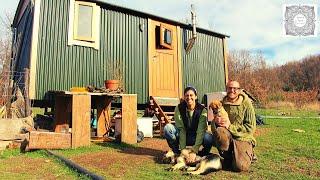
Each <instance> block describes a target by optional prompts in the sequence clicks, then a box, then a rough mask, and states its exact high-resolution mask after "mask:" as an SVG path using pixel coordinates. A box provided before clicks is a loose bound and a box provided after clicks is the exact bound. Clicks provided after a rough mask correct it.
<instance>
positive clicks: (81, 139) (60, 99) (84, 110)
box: [55, 91, 137, 148]
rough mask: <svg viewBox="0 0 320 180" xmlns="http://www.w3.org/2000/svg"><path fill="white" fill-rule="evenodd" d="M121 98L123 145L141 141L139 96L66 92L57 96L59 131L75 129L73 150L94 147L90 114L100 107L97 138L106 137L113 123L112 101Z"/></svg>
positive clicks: (57, 124)
mask: <svg viewBox="0 0 320 180" xmlns="http://www.w3.org/2000/svg"><path fill="white" fill-rule="evenodd" d="M114 98H121V102H122V103H121V104H122V123H121V142H124V143H127V144H134V143H136V142H137V95H136V94H110V93H86V92H69V91H62V92H58V93H56V100H55V132H59V133H60V132H65V133H66V132H68V131H69V128H71V145H72V148H76V147H80V146H87V145H90V135H91V131H90V118H91V117H90V115H91V114H90V113H91V108H92V105H94V107H96V108H97V116H98V117H97V120H98V123H97V136H103V135H105V134H106V132H107V127H108V125H109V124H110V108H111V101H112V99H114Z"/></svg>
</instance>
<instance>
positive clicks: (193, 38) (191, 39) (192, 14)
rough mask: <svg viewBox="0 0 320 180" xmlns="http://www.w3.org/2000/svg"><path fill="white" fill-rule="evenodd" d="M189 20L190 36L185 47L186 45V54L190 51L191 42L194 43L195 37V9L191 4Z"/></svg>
mask: <svg viewBox="0 0 320 180" xmlns="http://www.w3.org/2000/svg"><path fill="white" fill-rule="evenodd" d="M191 20H192V37H191V38H190V39H189V41H188V44H187V47H186V53H187V54H188V53H189V52H190V51H191V49H192V47H193V44H194V43H195V41H196V38H197V27H196V11H195V9H194V5H193V4H191Z"/></svg>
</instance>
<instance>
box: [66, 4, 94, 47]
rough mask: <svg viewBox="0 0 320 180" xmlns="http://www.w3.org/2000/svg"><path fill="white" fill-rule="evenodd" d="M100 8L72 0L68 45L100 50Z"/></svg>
mask: <svg viewBox="0 0 320 180" xmlns="http://www.w3.org/2000/svg"><path fill="white" fill-rule="evenodd" d="M99 24H100V8H99V6H97V5H96V4H95V3H91V2H83V1H74V0H70V14H69V34H68V45H80V46H88V47H93V48H95V49H99V33H100V32H99V28H100V27H99Z"/></svg>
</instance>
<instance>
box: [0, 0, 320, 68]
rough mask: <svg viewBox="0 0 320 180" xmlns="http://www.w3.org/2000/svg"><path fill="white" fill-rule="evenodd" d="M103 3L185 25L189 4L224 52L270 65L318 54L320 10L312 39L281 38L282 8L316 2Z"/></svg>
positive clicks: (8, 2) (11, 8)
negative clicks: (224, 45)
mask: <svg viewBox="0 0 320 180" xmlns="http://www.w3.org/2000/svg"><path fill="white" fill-rule="evenodd" d="M104 1H106V2H109V3H112V4H116V5H120V6H124V7H128V8H131V9H136V10H138V11H142V12H147V13H151V14H154V15H157V16H161V17H165V18H168V19H172V20H176V21H182V22H185V21H186V19H189V20H190V18H191V15H190V5H191V4H194V6H195V11H196V13H197V26H199V27H201V28H205V29H208V30H212V31H216V32H219V33H222V34H227V35H229V36H230V38H229V39H228V40H227V41H228V50H242V49H245V50H249V51H252V52H258V51H261V52H262V53H263V55H264V57H265V58H266V60H267V63H268V64H270V65H281V64H285V63H286V62H289V61H294V60H300V59H302V58H304V57H306V56H309V55H316V54H320V9H318V13H317V21H316V24H317V26H319V28H318V30H317V36H316V37H304V36H290V37H288V36H284V33H283V22H284V19H283V5H286V4H296V5H299V4H302V5H303V4H313V5H316V6H317V7H318V8H319V7H320V0H316V1H311V0H259V1H257V0H161V1H160V0H158V1H155V0H153V1H152V0H104ZM17 4H18V0H0V15H1V16H3V14H4V12H12V13H13V14H14V12H15V9H16V6H17Z"/></svg>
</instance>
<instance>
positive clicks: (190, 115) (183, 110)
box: [164, 86, 212, 163]
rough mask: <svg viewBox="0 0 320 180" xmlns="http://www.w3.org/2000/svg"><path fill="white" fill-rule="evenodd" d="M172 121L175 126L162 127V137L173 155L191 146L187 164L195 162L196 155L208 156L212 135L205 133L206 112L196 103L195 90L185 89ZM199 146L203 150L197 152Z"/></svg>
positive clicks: (192, 88) (191, 88)
mask: <svg viewBox="0 0 320 180" xmlns="http://www.w3.org/2000/svg"><path fill="white" fill-rule="evenodd" d="M174 120H175V123H176V124H175V126H174V125H172V124H167V125H166V126H165V127H164V137H165V138H166V140H167V142H168V145H169V147H170V148H171V149H172V151H173V152H174V153H176V154H179V153H180V150H182V149H185V148H186V146H192V149H191V152H190V154H189V157H188V158H187V162H188V163H192V162H194V161H195V158H196V154H199V155H207V154H209V152H210V149H211V146H212V135H211V134H209V133H207V132H206V129H207V110H206V109H205V108H204V106H202V105H201V104H200V103H198V102H197V90H196V89H195V88H194V87H191V86H189V87H187V88H185V90H184V101H183V102H181V103H180V104H179V105H178V106H177V107H176V108H175V110H174ZM201 145H202V146H203V147H204V148H203V150H202V151H201V152H199V148H200V146H201ZM179 147H180V148H179Z"/></svg>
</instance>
